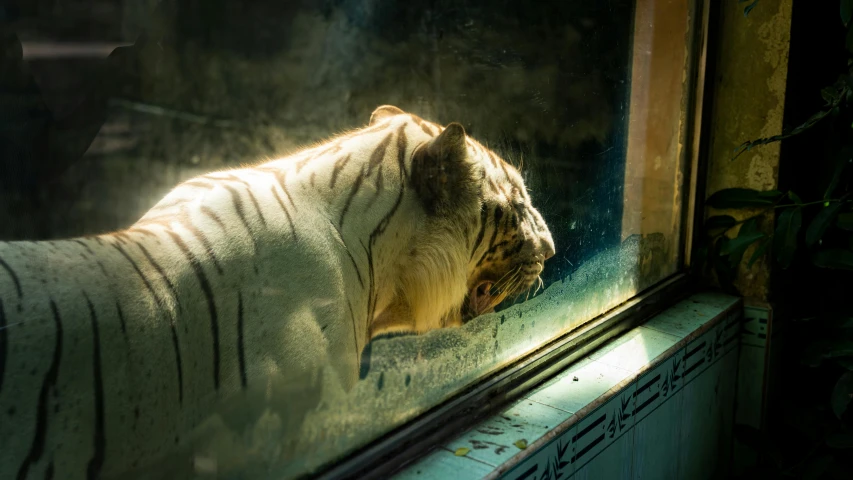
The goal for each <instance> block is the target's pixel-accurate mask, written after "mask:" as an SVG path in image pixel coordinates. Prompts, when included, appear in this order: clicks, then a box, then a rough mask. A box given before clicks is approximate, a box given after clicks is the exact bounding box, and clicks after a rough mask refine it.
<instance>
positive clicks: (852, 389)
mask: <svg viewBox="0 0 853 480" xmlns="http://www.w3.org/2000/svg"><path fill="white" fill-rule="evenodd" d="M851 398H853V372H844V373H842V374H841V377H839V378H838V381H837V382H835V388H833V389H832V396H831V397H830V404H831V405H832V412H833V413H835V416H836V417H837V418H839V419H840V418H841V416H842V415H844V412H845V411H847V406H848V405H849V404H850V400H851Z"/></svg>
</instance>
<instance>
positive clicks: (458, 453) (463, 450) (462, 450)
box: [453, 447, 471, 457]
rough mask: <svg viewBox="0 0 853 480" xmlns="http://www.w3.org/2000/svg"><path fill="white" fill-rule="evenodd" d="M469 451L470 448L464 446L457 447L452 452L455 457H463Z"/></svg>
mask: <svg viewBox="0 0 853 480" xmlns="http://www.w3.org/2000/svg"><path fill="white" fill-rule="evenodd" d="M470 451H471V449H470V448H466V447H459V448H457V449H456V451H455V452H453V453H454V454H455V455H456V456H457V457H464V456H465V455H468V452H470Z"/></svg>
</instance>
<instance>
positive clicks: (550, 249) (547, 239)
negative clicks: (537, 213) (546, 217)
mask: <svg viewBox="0 0 853 480" xmlns="http://www.w3.org/2000/svg"><path fill="white" fill-rule="evenodd" d="M539 253H540V254H541V255H542V256H543V257H544V258H542V261H545V260H548V259H549V258H551V257H553V256H554V254H555V253H556V251H555V250H554V239H553V238H551V234H550V233H548V234H545V235H542V237H541V239H540V240H539Z"/></svg>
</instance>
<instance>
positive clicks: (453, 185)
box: [412, 122, 474, 214]
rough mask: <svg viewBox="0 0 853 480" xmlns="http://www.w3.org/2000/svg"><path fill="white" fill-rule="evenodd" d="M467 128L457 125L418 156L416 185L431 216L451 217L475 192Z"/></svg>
mask: <svg viewBox="0 0 853 480" xmlns="http://www.w3.org/2000/svg"><path fill="white" fill-rule="evenodd" d="M473 170H474V166H473V164H472V163H471V162H469V161H468V149H467V147H466V145H465V128H463V127H462V125H460V124H458V123H456V122H454V123H451V124H449V125H448V126H447V127H446V128H445V129H444V131H443V132H441V134H440V135H439V136H437V137H435V138H433V139H432V140H430V141H429V142H427V143H426V144H424V145H422V146H421V147H420V148H418V150H417V151H416V152H415V154H414V156H413V158H412V184H413V187H414V189H415V191H416V192H417V193H418V196H419V197H420V199H421V201H422V203H423V205H424V208H425V209H426V211H427V212H428V213H430V214H441V213H447V212H449V211H450V210H452V208H453V206H454V205H456V204H458V203H460V202H464V201H465V200H466V199H467V196H468V195H470V194H471V191H472V190H473V185H474V182H473V180H472V178H473Z"/></svg>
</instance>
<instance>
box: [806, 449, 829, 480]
mask: <svg viewBox="0 0 853 480" xmlns="http://www.w3.org/2000/svg"><path fill="white" fill-rule="evenodd" d="M834 461H835V458H834V457H833V456H832V455H830V454H828V453H824V454H822V455H819V456H818V457H816V458H812V459H811V460H810V461H809V462H808V463H807V464H806V466H805V467H804V468H803V475H802V479H803V480H817V479H819V478H820V477H821V475H823V474H824V473H826V471H827V470H828V469H829V466H830V465H832V462H834Z"/></svg>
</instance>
